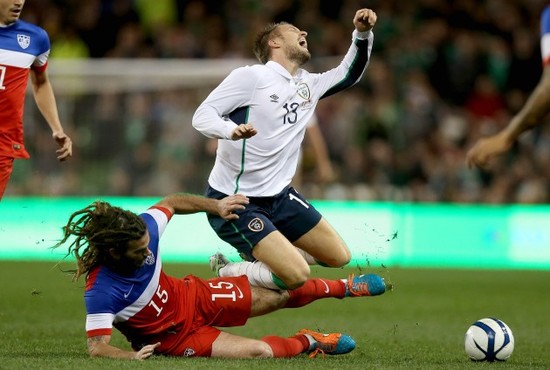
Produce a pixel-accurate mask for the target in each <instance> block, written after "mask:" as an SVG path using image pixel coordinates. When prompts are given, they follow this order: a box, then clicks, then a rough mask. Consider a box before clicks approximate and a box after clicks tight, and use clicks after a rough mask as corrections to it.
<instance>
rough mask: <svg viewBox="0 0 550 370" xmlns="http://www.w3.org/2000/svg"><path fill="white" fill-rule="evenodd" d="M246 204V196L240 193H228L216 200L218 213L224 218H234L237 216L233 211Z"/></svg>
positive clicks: (242, 207)
mask: <svg viewBox="0 0 550 370" xmlns="http://www.w3.org/2000/svg"><path fill="white" fill-rule="evenodd" d="M247 204H248V197H246V196H244V195H242V194H233V195H229V196H227V197H225V198H223V199H220V201H219V202H218V214H219V215H220V217H221V218H223V219H224V220H236V219H238V218H239V216H238V215H236V214H235V213H233V212H235V211H237V210H239V209H244V208H245V206H246V205H247Z"/></svg>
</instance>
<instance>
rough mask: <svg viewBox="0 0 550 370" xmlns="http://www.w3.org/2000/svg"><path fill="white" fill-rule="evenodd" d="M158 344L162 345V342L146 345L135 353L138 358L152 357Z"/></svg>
mask: <svg viewBox="0 0 550 370" xmlns="http://www.w3.org/2000/svg"><path fill="white" fill-rule="evenodd" d="M158 346H160V342H157V343H155V344H148V345H146V346H144V347H143V348H142V349H140V350H139V351H137V352H136V353H135V356H136V360H145V359H147V358H149V357H151V355H152V354H153V353H155V348H157V347H158Z"/></svg>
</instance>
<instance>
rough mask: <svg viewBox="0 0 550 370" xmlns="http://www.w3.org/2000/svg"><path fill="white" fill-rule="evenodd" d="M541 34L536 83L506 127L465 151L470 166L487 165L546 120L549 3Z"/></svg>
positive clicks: (549, 87)
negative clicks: (540, 54) (541, 66)
mask: <svg viewBox="0 0 550 370" xmlns="http://www.w3.org/2000/svg"><path fill="white" fill-rule="evenodd" d="M540 35H541V41H540V48H541V52H542V64H543V66H544V70H543V74H542V77H541V79H540V81H539V83H538V85H537V87H536V88H535V90H534V91H533V92H532V93H531V95H530V96H529V98H528V99H527V102H526V103H525V105H524V106H523V108H522V109H521V110H520V111H519V112H518V113H517V114H516V115H515V116H514V117H513V118H512V120H511V121H510V123H509V124H508V125H507V126H506V127H504V128H503V129H502V130H501V131H500V132H498V133H497V134H495V135H493V136H489V137H486V138H481V139H479V141H478V142H477V143H476V144H475V145H474V146H473V147H472V148H471V149H470V150H469V151H468V153H467V154H466V162H467V164H468V166H469V167H473V166H479V167H486V166H487V165H488V164H489V161H490V160H491V159H492V158H494V157H497V156H499V155H501V154H503V153H505V152H507V151H508V150H509V149H510V148H511V147H512V145H513V144H514V143H515V142H516V140H517V139H518V137H519V136H520V135H521V134H522V133H524V132H525V131H528V130H530V129H532V128H533V127H535V126H537V125H539V124H540V123H542V122H545V120H544V117H545V116H546V115H548V113H549V112H550V5H547V6H546V7H545V8H544V10H543V11H542V14H541V17H540Z"/></svg>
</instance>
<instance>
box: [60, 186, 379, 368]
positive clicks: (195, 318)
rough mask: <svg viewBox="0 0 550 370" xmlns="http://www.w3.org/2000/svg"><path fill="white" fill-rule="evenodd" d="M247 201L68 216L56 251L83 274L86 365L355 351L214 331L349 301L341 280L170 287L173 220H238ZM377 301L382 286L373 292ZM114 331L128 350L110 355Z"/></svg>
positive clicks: (103, 205)
mask: <svg viewBox="0 0 550 370" xmlns="http://www.w3.org/2000/svg"><path fill="white" fill-rule="evenodd" d="M247 204H248V199H247V198H246V197H245V196H243V195H240V194H235V195H231V196H227V197H225V198H223V199H220V200H217V199H210V198H206V197H202V196H197V195H192V194H171V195H168V196H166V197H164V198H163V199H161V200H160V201H158V202H157V203H156V204H154V205H153V206H152V207H150V208H149V209H148V210H147V211H145V212H144V213H142V214H141V215H137V214H135V213H133V212H131V211H127V210H123V209H121V208H119V207H115V206H112V205H111V204H109V203H107V202H101V201H96V202H94V203H92V204H91V205H89V206H88V207H85V208H83V209H81V210H79V211H76V212H74V213H73V214H72V215H71V216H70V217H69V221H68V222H67V224H66V225H65V227H64V228H63V238H62V239H61V241H60V242H59V243H58V244H56V246H55V247H59V246H61V245H63V244H65V243H67V244H68V251H67V255H71V256H74V257H75V258H76V262H77V269H76V270H75V271H74V273H75V275H74V277H75V279H78V277H80V276H82V275H84V276H85V277H86V289H85V293H84V301H85V303H86V313H87V315H86V334H87V337H88V351H89V353H90V355H92V356H98V357H110V358H120V359H138V360H142V359H146V358H148V357H150V356H151V355H152V354H153V353H156V354H163V355H170V356H183V357H225V358H270V357H294V356H298V355H299V354H301V353H309V354H310V357H312V356H315V355H316V354H317V353H320V352H322V353H323V354H330V355H339V354H344V353H348V352H350V351H352V350H353V349H354V348H355V342H354V341H353V339H352V338H351V337H350V336H348V335H345V334H341V333H331V334H322V333H317V332H314V331H311V330H307V329H302V330H300V331H298V333H296V334H295V335H293V336H292V337H290V338H283V337H279V336H274V335H270V336H266V337H264V338H262V339H251V338H245V337H242V336H238V335H233V334H230V333H227V332H224V331H222V330H220V329H219V328H218V327H228V326H240V325H244V324H245V323H246V321H247V320H248V318H250V317H254V316H259V315H264V314H266V313H269V312H271V311H274V310H277V309H280V308H296V307H302V306H305V305H307V304H309V303H311V302H313V301H315V300H318V299H322V298H331V297H332V298H338V299H342V298H344V297H352V296H354V294H352V292H350V290H349V286H348V285H347V284H346V283H345V282H344V281H343V280H329V279H309V280H308V281H307V282H306V283H305V284H304V285H303V286H302V287H300V288H298V289H294V290H292V291H276V290H271V289H266V288H260V287H255V286H251V285H250V283H249V282H248V280H247V278H246V276H238V277H225V278H213V279H207V280H205V279H201V278H199V277H197V276H193V275H187V276H185V277H184V278H175V277H172V276H169V275H166V274H165V273H164V271H163V269H162V258H161V253H160V239H161V237H162V235H163V233H164V231H165V230H166V227H167V226H168V223H169V222H170V220H171V219H172V217H173V215H174V214H189V213H196V212H208V213H211V214H216V215H218V216H219V217H221V218H223V219H226V220H235V219H238V217H239V216H238V215H236V214H235V213H234V212H235V211H238V210H241V209H243V208H244V207H245V206H247ZM370 288H371V290H372V289H377V290H378V291H380V292H382V291H383V290H384V289H385V286H384V285H380V286H378V287H372V286H371V287H370ZM113 327H115V328H117V329H118V330H120V332H121V333H122V334H124V335H125V336H126V338H127V339H128V341H129V342H130V343H131V345H132V348H133V350H124V349H122V348H118V347H115V346H113V345H112V344H111V343H110V342H111V335H112V331H113Z"/></svg>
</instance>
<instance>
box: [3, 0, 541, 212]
mask: <svg viewBox="0 0 550 370" xmlns="http://www.w3.org/2000/svg"><path fill="white" fill-rule="evenodd" d="M545 5H546V1H542V0H453V1H451V0H410V1H399V0H393V1H390V0H371V1H368V0H367V1H359V0H346V1H334V0H270V1H264V0H231V1H229V0H225V1H223V0H155V1H152V0H65V1H61V0H27V3H26V5H25V9H24V11H23V16H22V19H24V20H27V21H30V22H33V23H36V24H38V25H40V26H42V27H43V28H45V29H46V30H47V31H48V33H49V35H50V38H51V42H52V54H51V59H50V65H52V64H55V63H56V60H60V59H64V58H65V59H66V58H132V59H136V58H164V59H166V58H178V59H182V58H185V59H188V58H191V59H199V60H200V59H207V58H208V59H210V58H212V59H228V58H252V53H251V46H252V42H253V40H254V37H255V35H256V33H257V31H259V29H261V28H262V27H263V26H264V25H265V24H266V23H268V22H272V21H282V20H284V21H287V22H290V23H294V24H295V25H296V26H297V27H299V28H300V29H303V30H305V31H307V32H308V46H309V49H310V51H311V53H312V56H313V59H312V61H311V62H310V63H309V64H308V65H306V69H308V70H310V71H322V70H323V69H326V68H329V67H332V66H334V63H337V62H338V61H339V57H340V56H342V55H343V54H344V53H345V52H346V50H347V49H348V47H349V44H350V41H351V31H352V30H353V25H352V18H353V14H354V13H355V10H357V9H359V8H361V7H369V8H372V9H374V10H375V11H376V12H377V14H378V23H377V24H376V26H375V29H374V33H375V42H374V48H373V52H372V59H371V62H370V65H369V67H368V69H367V72H366V74H365V75H364V77H363V79H362V81H361V82H360V83H359V84H358V85H356V86H355V87H353V88H351V89H349V90H348V91H346V92H345V93H341V94H336V95H333V96H331V97H329V98H327V99H325V100H323V101H321V103H320V104H319V106H318V109H317V118H318V125H319V128H320V129H321V132H322V133H323V136H324V138H325V140H326V145H327V148H328V152H329V155H330V159H331V161H332V164H333V168H334V176H331V178H319V173H318V171H316V161H315V156H314V155H312V154H311V153H312V151H311V150H310V149H309V147H308V144H307V142H306V143H305V147H304V153H303V161H302V167H301V169H300V173H301V176H300V183H299V184H297V188H298V190H299V191H300V192H302V193H303V194H305V195H306V196H307V197H309V198H311V199H337V200H342V199H348V200H366V201H371V200H378V201H397V202H409V201H411V202H454V203H494V204H501V203H547V202H548V200H549V190H550V163H549V162H550V125H540V126H539V128H538V129H536V130H534V131H531V132H529V133H526V134H525V135H524V136H523V137H522V138H521V140H520V142H519V143H518V144H517V145H516V146H515V147H514V149H513V150H512V151H511V153H510V154H509V155H507V156H505V157H503V158H500V159H499V160H496V161H493V163H492V165H491V167H490V168H488V169H486V170H479V169H469V168H467V167H466V165H465V152H466V150H467V149H468V148H470V147H471V146H472V145H473V143H474V142H475V140H477V139H478V138H479V137H481V136H484V135H489V134H491V133H494V132H496V131H497V130H499V129H501V128H502V127H503V126H505V125H506V124H507V123H508V122H509V120H510V118H511V116H512V115H514V114H515V113H516V112H517V111H518V110H519V109H520V108H521V106H522V105H523V104H524V102H525V100H526V98H527V97H528V95H529V94H530V92H531V91H532V90H533V88H534V87H535V86H536V84H537V82H538V80H539V77H540V75H541V71H542V64H541V57H540V36H539V32H540V31H539V17H540V13H541V10H542V9H543V7H544V6H545ZM331 57H333V58H331ZM327 58H328V60H331V61H333V63H332V65H330V66H329V65H324V64H323V63H321V62H320V61H321V60H325V61H326V60H327ZM213 87H214V86H206V87H205V88H203V89H175V90H174V89H172V90H170V89H169V90H166V91H152V92H140V93H131V94H130V93H129V94H103V95H101V94H100V95H94V96H87V97H86V96H84V97H82V102H81V105H82V107H81V110H80V111H79V112H80V113H79V115H78V116H77V117H74V116H71V115H70V112H66V111H64V110H63V106H61V107H60V113H61V114H62V119H63V124H64V126H65V127H66V129H67V131H69V132H70V135H71V137H72V138H73V141H74V155H75V158H73V160H71V161H70V162H68V163H66V164H62V165H59V164H57V163H56V161H55V156H54V155H53V152H54V150H55V148H53V147H52V146H53V144H52V142H51V139H49V133H48V130H47V127H46V125H45V124H44V123H43V122H40V121H39V115H38V114H33V113H32V111H30V110H31V109H30V108H29V109H27V112H26V117H25V130H26V141H27V146H28V148H29V150H30V152H31V156H32V158H31V160H30V161H16V166H15V172H14V176H13V178H12V181H11V183H10V185H9V186H8V190H7V193H6V194H7V195H8V196H9V195H131V196H159V195H163V194H166V193H168V192H171V191H188V192H196V193H202V192H203V190H204V189H205V187H206V180H207V177H208V173H209V170H210V168H211V167H212V165H213V161H214V153H213V150H214V149H213V148H212V143H211V142H209V141H208V140H207V139H206V138H205V137H203V136H202V135H201V134H200V133H198V132H197V131H195V130H194V129H193V128H192V127H191V117H192V115H193V113H194V110H195V109H196V107H197V106H198V104H199V103H200V102H201V101H202V99H204V97H206V95H207V94H208V93H209V92H210V90H211V89H212V88H213ZM55 88H56V86H55V85H54V89H55ZM29 102H30V100H28V103H27V104H28V105H30V103H29ZM35 121H36V122H35Z"/></svg>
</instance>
